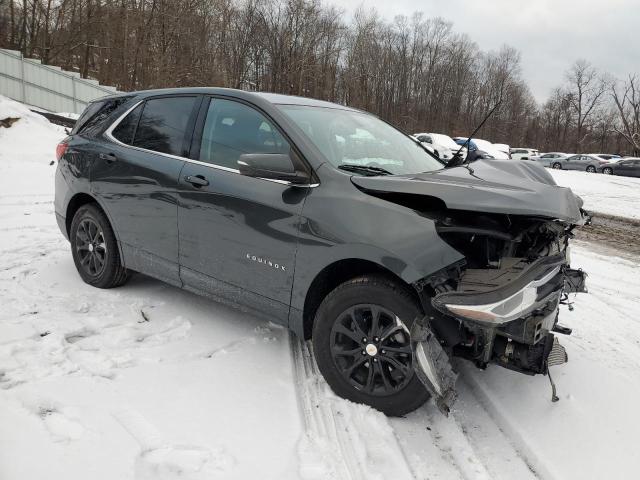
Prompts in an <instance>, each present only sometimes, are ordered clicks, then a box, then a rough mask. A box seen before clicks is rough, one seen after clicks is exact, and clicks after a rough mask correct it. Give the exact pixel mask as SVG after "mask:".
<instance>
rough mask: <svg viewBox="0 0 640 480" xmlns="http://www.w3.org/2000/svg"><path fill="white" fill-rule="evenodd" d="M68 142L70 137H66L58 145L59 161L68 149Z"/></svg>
mask: <svg viewBox="0 0 640 480" xmlns="http://www.w3.org/2000/svg"><path fill="white" fill-rule="evenodd" d="M67 142H68V139H66V138H65V139H64V140H63V141H61V142H60V143H59V144H58V145H57V146H56V158H57V159H58V161H60V159H61V158H62V156H63V155H64V154H65V152H66V151H67V148H68V147H69V144H68V143H67Z"/></svg>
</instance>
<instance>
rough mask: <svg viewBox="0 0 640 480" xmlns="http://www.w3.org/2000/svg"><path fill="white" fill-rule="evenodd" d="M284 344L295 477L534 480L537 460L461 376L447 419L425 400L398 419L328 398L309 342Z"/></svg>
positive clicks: (351, 479)
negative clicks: (294, 396)
mask: <svg viewBox="0 0 640 480" xmlns="http://www.w3.org/2000/svg"><path fill="white" fill-rule="evenodd" d="M289 341H290V348H291V352H292V358H293V368H294V376H295V382H296V388H297V392H298V404H299V407H300V411H301V415H302V419H303V425H304V428H305V435H304V437H303V439H302V441H301V442H300V446H299V457H300V475H301V477H302V478H304V479H320V478H322V479H339V480H342V479H350V480H364V479H365V478H366V479H367V480H370V479H375V478H381V479H386V478H394V479H404V478H407V479H409V478H414V479H418V480H422V479H424V480H427V479H436V478H442V479H464V480H490V479H499V478H504V479H511V478H518V479H529V480H535V479H536V478H539V477H538V475H537V469H536V464H537V463H538V462H537V461H536V460H535V459H534V461H530V460H529V458H528V456H526V455H523V453H522V451H521V449H520V448H518V447H519V444H518V442H517V441H514V440H513V438H512V437H511V435H509V434H508V432H506V431H505V430H504V429H502V428H501V425H499V424H498V423H496V422H495V420H494V418H493V415H491V413H490V412H489V411H488V410H487V409H486V408H484V405H483V403H482V402H481V401H480V400H479V399H478V398H477V395H476V394H475V391H473V390H472V389H471V388H469V386H467V382H466V381H465V382H464V383H462V385H461V396H462V397H463V401H462V402H461V404H460V405H459V408H458V409H456V410H454V411H453V412H452V414H451V415H450V416H449V417H448V418H447V417H444V416H443V415H442V414H441V413H440V412H439V411H438V410H437V409H436V407H435V406H434V405H433V404H432V402H429V403H427V405H425V406H424V407H422V408H420V409H418V410H417V411H416V412H413V413H411V414H409V415H408V416H407V417H405V418H387V417H386V416H384V414H382V413H380V412H377V411H375V410H373V409H371V408H369V407H366V406H363V405H357V404H354V403H351V402H349V401H347V400H343V399H340V398H338V397H337V396H335V394H333V393H332V392H331V389H330V387H329V386H328V385H327V384H326V382H325V381H324V379H323V378H322V376H321V374H320V372H319V371H318V369H317V366H316V364H315V360H314V358H313V353H312V350H311V345H310V344H309V343H308V342H301V341H300V340H299V339H298V338H297V337H296V336H295V335H294V334H290V340H289ZM380 456H386V457H387V458H390V459H391V461H388V462H387V463H386V464H385V465H382V466H381V465H375V464H374V462H373V461H372V459H373V458H376V457H380ZM545 477H547V476H545Z"/></svg>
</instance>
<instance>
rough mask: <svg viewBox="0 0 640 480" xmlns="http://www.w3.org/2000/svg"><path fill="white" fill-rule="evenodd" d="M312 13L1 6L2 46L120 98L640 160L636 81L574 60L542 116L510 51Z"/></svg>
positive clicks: (250, 1) (268, 7) (271, 8)
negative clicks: (268, 105) (295, 98)
mask: <svg viewBox="0 0 640 480" xmlns="http://www.w3.org/2000/svg"><path fill="white" fill-rule="evenodd" d="M345 18H346V15H345V12H344V11H342V10H340V9H339V8H337V7H335V6H332V5H330V4H327V3H322V2H321V1H320V0H0V47H2V48H9V49H14V50H20V51H21V52H22V53H23V54H24V55H25V56H27V57H32V58H39V59H41V60H42V62H43V63H46V64H51V65H57V66H60V67H62V68H64V69H66V70H72V71H77V72H79V73H80V74H81V75H82V76H83V77H86V78H95V79H97V80H99V81H100V82H101V83H103V84H106V85H114V86H116V87H117V88H118V89H121V90H137V89H147V88H162V87H181V86H224V87H232V88H243V89H247V90H259V91H270V92H277V93H285V94H290V95H302V96H308V97H314V98H319V99H324V100H329V101H333V102H338V103H344V104H348V105H350V106H352V107H356V108H361V109H364V110H367V111H370V112H373V113H375V114H377V115H379V116H380V117H382V118H384V119H385V120H387V121H389V122H390V123H392V124H394V125H396V126H398V127H399V128H401V129H403V130H405V131H407V132H417V131H432V132H442V133H447V134H449V135H452V136H457V135H460V136H464V135H468V134H469V133H470V132H471V131H472V130H473V128H474V126H475V125H477V124H478V123H479V122H480V121H481V120H482V119H483V118H484V117H485V116H486V115H487V113H488V112H489V111H490V110H491V109H492V108H493V106H494V105H495V104H496V103H497V102H498V101H501V105H500V107H499V108H498V109H497V110H496V112H495V113H494V115H493V116H492V117H491V119H490V120H489V121H488V122H487V123H486V124H485V126H484V127H483V129H482V130H481V131H480V133H479V134H478V136H479V137H481V138H487V139H489V140H491V141H493V142H498V143H509V144H510V145H512V146H532V147H538V148H539V149H541V150H546V151H550V150H559V151H575V152H580V151H583V152H584V151H589V150H598V151H616V152H618V151H619V152H627V153H631V152H633V151H634V150H636V152H637V153H640V151H639V150H640V80H639V79H638V78H637V77H635V76H633V75H630V76H629V77H628V78H627V79H625V80H623V81H614V80H613V79H611V78H609V77H607V76H606V75H603V74H601V73H600V72H597V71H596V70H595V69H594V68H593V67H592V66H591V65H589V64H588V63H587V62H585V61H578V62H576V64H575V65H573V66H572V67H571V68H570V69H569V70H568V72H567V76H566V79H565V83H564V84H563V85H562V86H560V87H558V88H557V89H556V90H554V91H553V92H552V94H551V95H550V98H549V100H548V101H547V102H545V103H544V104H542V105H538V104H537V102H536V101H535V99H534V98H533V96H532V94H531V92H530V90H529V87H528V85H527V82H526V79H525V78H524V77H523V74H522V71H521V58H520V54H519V52H518V51H517V50H515V49H513V48H511V47H509V46H504V47H502V48H501V49H500V50H498V51H489V52H486V51H482V50H481V49H480V48H479V47H478V45H477V44H475V43H474V42H473V41H471V40H470V39H469V37H468V36H467V35H465V34H463V33H459V32H456V31H455V30H454V29H453V25H452V23H450V22H447V21H445V20H443V19H441V18H428V17H426V16H425V15H423V14H422V13H415V14H414V15H412V16H411V17H405V16H398V17H396V18H395V19H393V20H392V21H387V20H385V19H382V18H380V17H379V16H378V15H377V14H375V13H371V12H368V11H366V10H364V9H362V8H361V9H359V10H358V11H356V12H355V14H354V15H353V16H352V17H351V18H349V19H348V20H347V19H345Z"/></svg>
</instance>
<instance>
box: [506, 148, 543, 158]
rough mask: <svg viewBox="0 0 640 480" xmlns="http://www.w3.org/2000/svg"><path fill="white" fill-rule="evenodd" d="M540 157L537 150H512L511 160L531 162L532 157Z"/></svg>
mask: <svg viewBox="0 0 640 480" xmlns="http://www.w3.org/2000/svg"><path fill="white" fill-rule="evenodd" d="M538 155H540V154H539V153H538V150H536V149H535V148H512V149H511V158H512V159H513V160H531V157H537V156H538Z"/></svg>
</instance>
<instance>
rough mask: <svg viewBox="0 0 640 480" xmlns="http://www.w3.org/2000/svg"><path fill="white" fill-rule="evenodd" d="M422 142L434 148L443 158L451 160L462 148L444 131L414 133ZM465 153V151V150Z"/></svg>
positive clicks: (429, 148) (436, 153)
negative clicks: (443, 132)
mask: <svg viewBox="0 0 640 480" xmlns="http://www.w3.org/2000/svg"><path fill="white" fill-rule="evenodd" d="M413 137H414V138H417V139H418V141H419V142H420V143H422V144H423V145H424V146H426V147H427V149H428V150H432V151H433V153H435V155H436V156H437V157H438V158H440V159H442V160H450V159H452V158H453V156H454V155H455V154H456V152H457V151H458V150H459V149H460V145H458V144H457V143H456V142H454V141H453V139H452V138H451V137H449V136H448V135H444V134H442V133H416V134H414V135H413ZM463 153H464V152H463Z"/></svg>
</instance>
